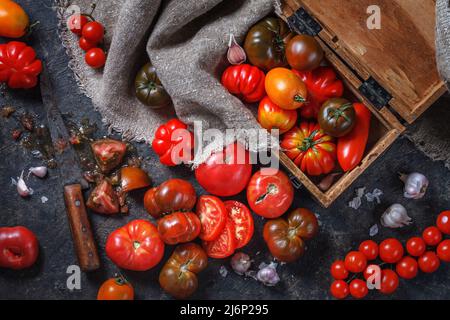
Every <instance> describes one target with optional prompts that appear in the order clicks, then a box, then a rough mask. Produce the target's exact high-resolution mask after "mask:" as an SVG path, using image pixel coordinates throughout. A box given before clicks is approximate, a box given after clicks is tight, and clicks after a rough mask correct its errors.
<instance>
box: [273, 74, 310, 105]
mask: <svg viewBox="0 0 450 320" xmlns="http://www.w3.org/2000/svg"><path fill="white" fill-rule="evenodd" d="M266 92H267V95H268V96H269V98H270V100H272V102H273V103H275V104H276V105H277V106H279V107H280V108H282V109H286V110H296V109H299V108H301V107H302V106H303V105H304V104H305V102H306V99H307V97H308V91H307V88H306V85H305V83H304V82H303V81H302V80H301V79H300V77H299V76H297V75H296V74H295V73H294V72H292V71H291V70H289V69H286V68H275V69H272V70H271V71H269V73H268V74H267V75H266Z"/></svg>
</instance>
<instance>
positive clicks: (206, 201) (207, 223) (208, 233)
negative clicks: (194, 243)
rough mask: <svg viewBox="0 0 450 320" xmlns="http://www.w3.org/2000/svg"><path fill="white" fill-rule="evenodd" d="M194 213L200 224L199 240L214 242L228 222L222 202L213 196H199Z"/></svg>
mask: <svg viewBox="0 0 450 320" xmlns="http://www.w3.org/2000/svg"><path fill="white" fill-rule="evenodd" d="M196 212H197V215H198V217H199V218H200V221H201V224H202V227H201V232H200V239H202V240H204V241H213V240H216V239H217V238H218V237H219V235H220V234H221V233H222V231H223V229H224V228H225V225H226V223H227V220H228V218H227V209H226V207H225V205H224V203H223V202H222V200H220V199H219V198H217V197H214V196H201V197H200V198H199V199H198V202H197V210H196Z"/></svg>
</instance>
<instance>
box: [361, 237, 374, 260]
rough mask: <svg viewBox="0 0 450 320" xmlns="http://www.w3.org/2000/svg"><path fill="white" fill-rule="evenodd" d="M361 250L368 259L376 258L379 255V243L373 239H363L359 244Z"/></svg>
mask: <svg viewBox="0 0 450 320" xmlns="http://www.w3.org/2000/svg"><path fill="white" fill-rule="evenodd" d="M359 252H361V253H362V254H363V255H365V256H366V258H367V260H375V259H376V258H377V257H378V244H377V243H376V242H375V241H372V240H366V241H363V242H362V243H361V244H360V245H359Z"/></svg>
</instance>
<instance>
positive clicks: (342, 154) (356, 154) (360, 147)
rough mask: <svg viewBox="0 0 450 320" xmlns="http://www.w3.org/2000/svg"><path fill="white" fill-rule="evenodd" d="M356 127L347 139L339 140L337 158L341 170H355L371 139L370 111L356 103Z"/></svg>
mask: <svg viewBox="0 0 450 320" xmlns="http://www.w3.org/2000/svg"><path fill="white" fill-rule="evenodd" d="M353 106H354V108H355V112H356V125H355V127H354V128H353V130H352V132H350V133H349V134H348V135H346V136H345V137H342V138H339V139H338V144H337V157H338V161H339V164H340V165H341V168H342V169H343V170H344V171H345V172H348V171H351V170H353V169H355V168H356V167H357V166H358V165H359V164H360V163H361V160H362V159H363V157H364V152H365V150H366V145H367V140H368V139H369V130H370V119H371V117H372V114H371V113H370V110H369V109H368V108H367V107H366V106H365V105H364V104H362V103H355V104H354V105H353Z"/></svg>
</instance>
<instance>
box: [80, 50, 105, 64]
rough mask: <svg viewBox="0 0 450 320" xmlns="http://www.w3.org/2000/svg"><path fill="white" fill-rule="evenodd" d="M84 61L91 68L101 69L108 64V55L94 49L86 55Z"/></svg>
mask: <svg viewBox="0 0 450 320" xmlns="http://www.w3.org/2000/svg"><path fill="white" fill-rule="evenodd" d="M84 59H85V61H86V63H87V64H88V65H89V66H90V67H92V68H94V69H99V68H101V67H103V66H104V65H105V63H106V54H105V52H104V51H103V50H102V49H100V48H93V49H91V50H89V51H88V52H87V53H86V56H85V57H84Z"/></svg>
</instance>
